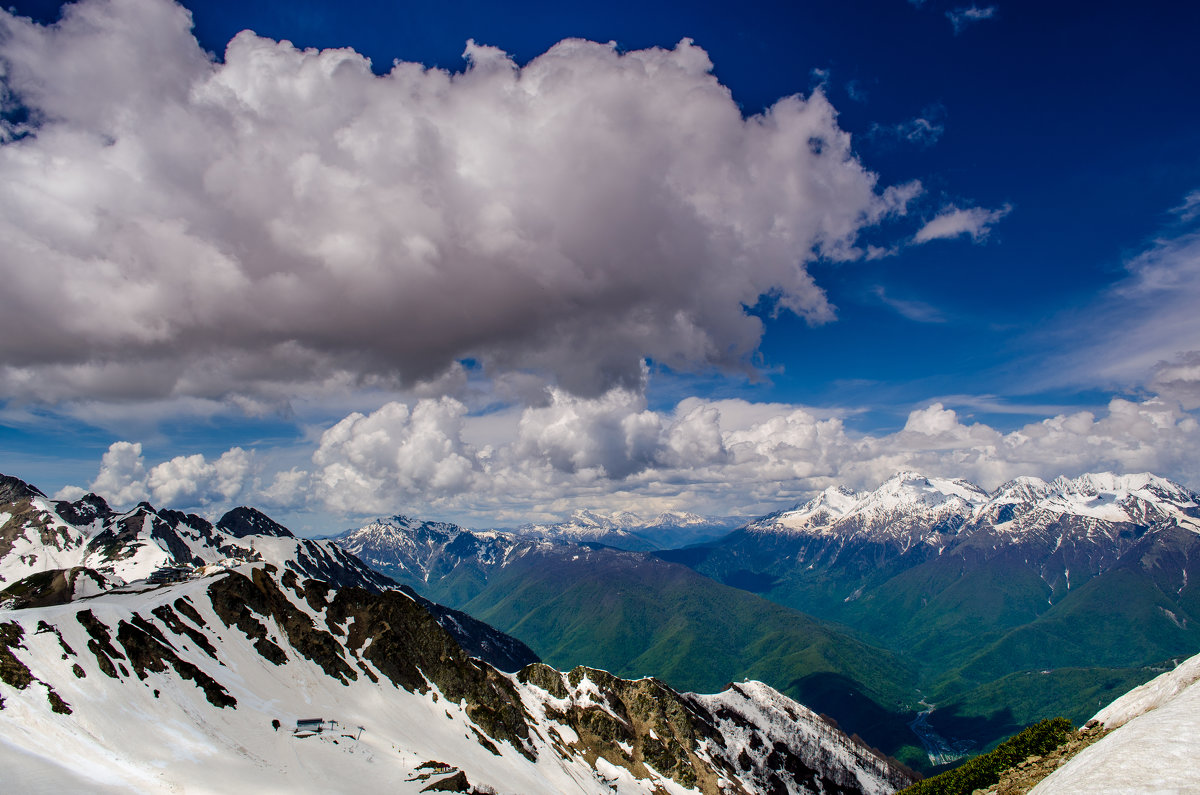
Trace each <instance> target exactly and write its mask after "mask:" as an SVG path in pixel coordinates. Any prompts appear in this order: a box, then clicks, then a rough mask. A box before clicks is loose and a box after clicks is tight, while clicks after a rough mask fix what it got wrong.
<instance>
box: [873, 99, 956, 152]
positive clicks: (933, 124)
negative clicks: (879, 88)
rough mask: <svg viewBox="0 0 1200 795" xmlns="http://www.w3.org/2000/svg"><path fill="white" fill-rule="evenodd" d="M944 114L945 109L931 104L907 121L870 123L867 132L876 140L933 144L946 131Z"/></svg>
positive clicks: (920, 144)
mask: <svg viewBox="0 0 1200 795" xmlns="http://www.w3.org/2000/svg"><path fill="white" fill-rule="evenodd" d="M945 115H946V110H945V108H943V107H942V106H941V105H931V106H930V107H928V108H925V110H923V111H922V112H921V115H920V116H917V117H915V118H912V119H909V120H908V121H902V122H898V123H896V124H879V123H875V124H872V125H871V129H870V131H869V132H868V133H867V134H868V135H869V136H870V137H871V138H873V139H875V140H877V141H892V142H899V143H909V144H915V145H917V146H926V147H928V146H933V145H934V144H935V143H937V142H938V139H939V138H941V137H942V133H944V132H945V131H946V125H945V123H944V121H943V119H944V118H945Z"/></svg>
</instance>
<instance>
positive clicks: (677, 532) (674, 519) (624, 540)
mask: <svg viewBox="0 0 1200 795" xmlns="http://www.w3.org/2000/svg"><path fill="white" fill-rule="evenodd" d="M746 520H747V517H744V516H700V515H698V514H694V513H682V512H678V511H666V512H664V513H660V514H657V515H656V516H653V517H651V518H644V517H642V516H639V515H638V514H636V513H632V512H630V511H618V512H616V513H599V512H597V511H589V510H578V511H575V513H573V514H571V517H570V518H569V519H566V520H565V521H562V522H550V523H543V524H523V525H520V526H519V527H514V528H508V529H505V528H498V529H500V530H502V531H504V532H508V533H509V534H511V535H513V536H515V537H516V538H521V539H527V540H538V541H574V542H576V543H588V542H593V543H600V544H605V545H606V546H610V547H616V548H617V549H627V550H631V551H636V552H649V551H653V550H656V549H672V548H676V547H684V546H689V545H691V544H698V543H703V542H705V541H712V540H715V539H717V538H720V537H721V536H724V535H726V534H727V533H728V532H729V531H731V530H733V529H734V528H737V527H741V526H742V525H744V524H745V523H746Z"/></svg>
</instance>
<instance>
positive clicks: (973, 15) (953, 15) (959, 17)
mask: <svg viewBox="0 0 1200 795" xmlns="http://www.w3.org/2000/svg"><path fill="white" fill-rule="evenodd" d="M994 16H996V6H984V7H982V8H980V7H979V6H977V5H970V6H964V7H961V8H955V9H952V10H950V11H947V12H946V18H947V19H949V20H950V24H951V25H953V26H954V35H956V36H957V35H958V34H959V33H962V32H963V30H965V29H966V28H967V27H968V26H970V25H973V24H975V23H976V22H982V21H983V20H985V19H991V18H993V17H994Z"/></svg>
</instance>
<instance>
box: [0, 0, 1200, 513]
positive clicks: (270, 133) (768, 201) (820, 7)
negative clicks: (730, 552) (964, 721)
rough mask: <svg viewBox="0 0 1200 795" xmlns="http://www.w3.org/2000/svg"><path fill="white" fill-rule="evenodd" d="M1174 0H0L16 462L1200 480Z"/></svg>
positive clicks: (1194, 113) (1195, 79)
mask: <svg viewBox="0 0 1200 795" xmlns="http://www.w3.org/2000/svg"><path fill="white" fill-rule="evenodd" d="M1198 32H1200V8H1198V7H1197V6H1195V4H1191V3H1183V2H1178V3H1169V2H1159V3H1148V4H1140V5H1138V6H1136V7H1135V6H1133V5H1131V4H1128V3H1117V2H1089V3H1069V2H1062V3H1054V4H1046V3H1035V2H1017V1H1016V0H996V1H995V2H991V3H983V2H974V3H971V2H956V1H951V2H939V0H923V1H920V2H917V1H914V0H874V1H873V2H865V1H858V0H841V1H837V0H828V1H827V2H826V1H824V0H816V1H813V2H792V3H751V4H745V5H743V6H740V7H739V8H738V9H737V10H736V12H734V11H731V10H730V7H729V6H728V4H719V5H718V4H705V3H694V2H689V3H686V4H685V3H653V2H652V3H638V4H636V5H634V4H623V3H607V4H592V5H590V6H587V7H580V8H574V9H564V8H562V7H560V4H548V3H546V4H541V3H524V4H521V5H519V6H516V5H507V4H504V5H502V4H496V3H473V2H465V3H458V4H456V5H455V7H454V9H453V11H452V12H448V11H446V10H444V9H442V8H435V7H433V6H429V5H418V4H402V3H395V2H369V1H368V0H359V1H358V2H341V3H337V4H334V3H331V2H326V1H325V0H289V1H288V2H275V0H257V1H256V2H254V3H243V2H225V1H224V0H212V1H211V2H197V1H196V0H191V1H190V2H184V3H183V4H182V5H180V4H177V3H174V2H169V1H168V0H80V2H78V3H74V4H70V5H65V6H64V5H63V4H60V3H55V2H42V1H40V0H33V1H31V0H24V1H23V2H18V3H15V4H12V5H10V6H9V10H8V11H7V12H0V278H2V279H3V284H4V290H3V293H2V295H3V299H4V300H3V311H0V471H4V472H5V473H7V474H13V475H17V476H19V477H22V478H24V479H26V480H28V481H30V482H32V483H34V484H35V485H38V486H39V487H40V488H42V489H43V490H45V491H47V493H50V494H53V495H56V496H58V497H61V498H74V497H77V496H79V495H82V494H83V493H84V492H85V491H88V490H92V491H96V492H97V493H100V494H102V495H103V496H105V497H106V498H107V499H109V500H110V502H112V503H113V504H114V505H116V506H118V507H129V506H132V505H133V504H135V503H136V502H138V501H139V500H148V501H150V502H151V503H153V504H154V505H156V506H161V507H172V508H177V509H183V510H192V511H196V512H199V513H202V514H205V515H210V516H212V515H217V514H219V513H220V512H222V511H223V510H225V509H226V508H228V507H231V506H233V505H238V504H251V505H255V506H259V507H262V508H263V509H265V510H267V511H268V512H269V513H271V514H272V515H273V516H275V517H276V518H279V519H280V520H281V521H284V522H285V523H286V524H288V525H289V526H290V527H292V528H293V529H295V530H297V531H299V532H302V533H325V532H335V531H338V530H341V529H345V528H347V527H350V526H353V525H355V524H356V523H357V522H358V521H359V520H361V519H363V518H366V517H369V516H374V515H383V514H392V513H405V514H409V515H415V516H420V517H423V518H436V519H443V520H451V521H459V522H462V523H464V524H468V525H470V526H475V527H486V526H502V525H512V524H518V523H520V522H523V521H530V520H546V519H553V518H556V517H563V516H566V515H568V514H570V513H571V512H572V511H574V510H577V509H583V508H588V509H597V510H602V511H604V510H633V511H636V512H639V513H645V514H653V513H657V512H659V511H663V510H689V511H695V512H698V513H704V514H712V515H727V514H737V515H746V516H750V515H756V514H760V513H765V512H768V511H772V510H777V509H779V508H783V507H788V506H790V505H791V504H794V503H795V502H797V501H798V500H801V499H804V498H806V497H808V496H810V495H812V494H813V493H815V492H816V491H818V490H820V489H823V488H825V487H827V486H830V485H834V484H844V485H847V486H850V487H852V488H870V487H874V486H875V485H877V484H878V483H880V482H881V481H883V480H884V479H886V478H887V477H888V476H889V475H891V474H892V473H894V472H895V471H898V470H900V469H916V470H919V471H922V472H924V473H926V474H928V475H937V476H947V477H962V478H966V479H968V480H971V481H973V482H976V483H978V484H979V485H981V486H983V487H984V488H989V489H990V488H995V487H997V486H998V485H1000V484H1001V483H1003V482H1004V481H1006V480H1008V479H1010V478H1012V477H1016V476H1019V475H1032V476H1038V477H1044V478H1053V477H1056V476H1058V475H1067V476H1075V475H1078V474H1081V473H1083V472H1089V471H1105V470H1107V471H1122V472H1133V471H1137V472H1141V471H1152V472H1156V473H1158V474H1160V475H1164V476H1167V477H1170V478H1172V479H1175V480H1177V481H1179V482H1181V483H1183V484H1185V485H1188V486H1191V487H1193V488H1196V487H1200V459H1198V457H1197V455H1196V453H1195V450H1197V449H1200V425H1198V423H1197V418H1198V417H1197V409H1198V408H1200V313H1197V312H1196V311H1195V309H1194V307H1195V306H1197V305H1198V304H1197V300H1198V299H1200V147H1198V146H1197V144H1198V143H1200V104H1197V102H1196V101H1195V98H1196V97H1197V96H1200V70H1197V69H1196V68H1195V63H1194V58H1193V57H1192V56H1191V55H1190V53H1192V51H1193V50H1194V41H1195V39H1196V34H1197V33H1198Z"/></svg>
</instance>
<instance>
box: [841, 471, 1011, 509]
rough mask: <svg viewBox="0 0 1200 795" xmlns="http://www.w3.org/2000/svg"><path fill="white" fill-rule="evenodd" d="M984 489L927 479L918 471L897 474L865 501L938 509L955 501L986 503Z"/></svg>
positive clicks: (969, 484) (876, 503) (974, 503)
mask: <svg viewBox="0 0 1200 795" xmlns="http://www.w3.org/2000/svg"><path fill="white" fill-rule="evenodd" d="M987 498H988V494H987V492H986V491H984V490H983V489H981V488H979V487H978V486H976V485H975V484H974V483H970V482H968V481H965V480H961V479H953V480H950V479H946V478H930V477H926V476H925V475H922V474H921V473H920V472H911V471H909V472H899V473H897V474H895V475H893V476H892V477H890V478H888V479H887V480H886V481H884V482H883V484H882V485H880V486H879V488H877V489H875V491H873V492H871V493H870V494H868V495H866V497H865V500H864V502H865V503H867V504H871V505H875V506H879V507H893V506H896V507H899V506H901V505H924V506H930V507H932V506H937V505H941V504H943V503H945V502H947V501H949V500H954V499H957V500H959V501H961V502H963V503H967V504H972V505H976V504H980V503H983V502H986V501H987Z"/></svg>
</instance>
